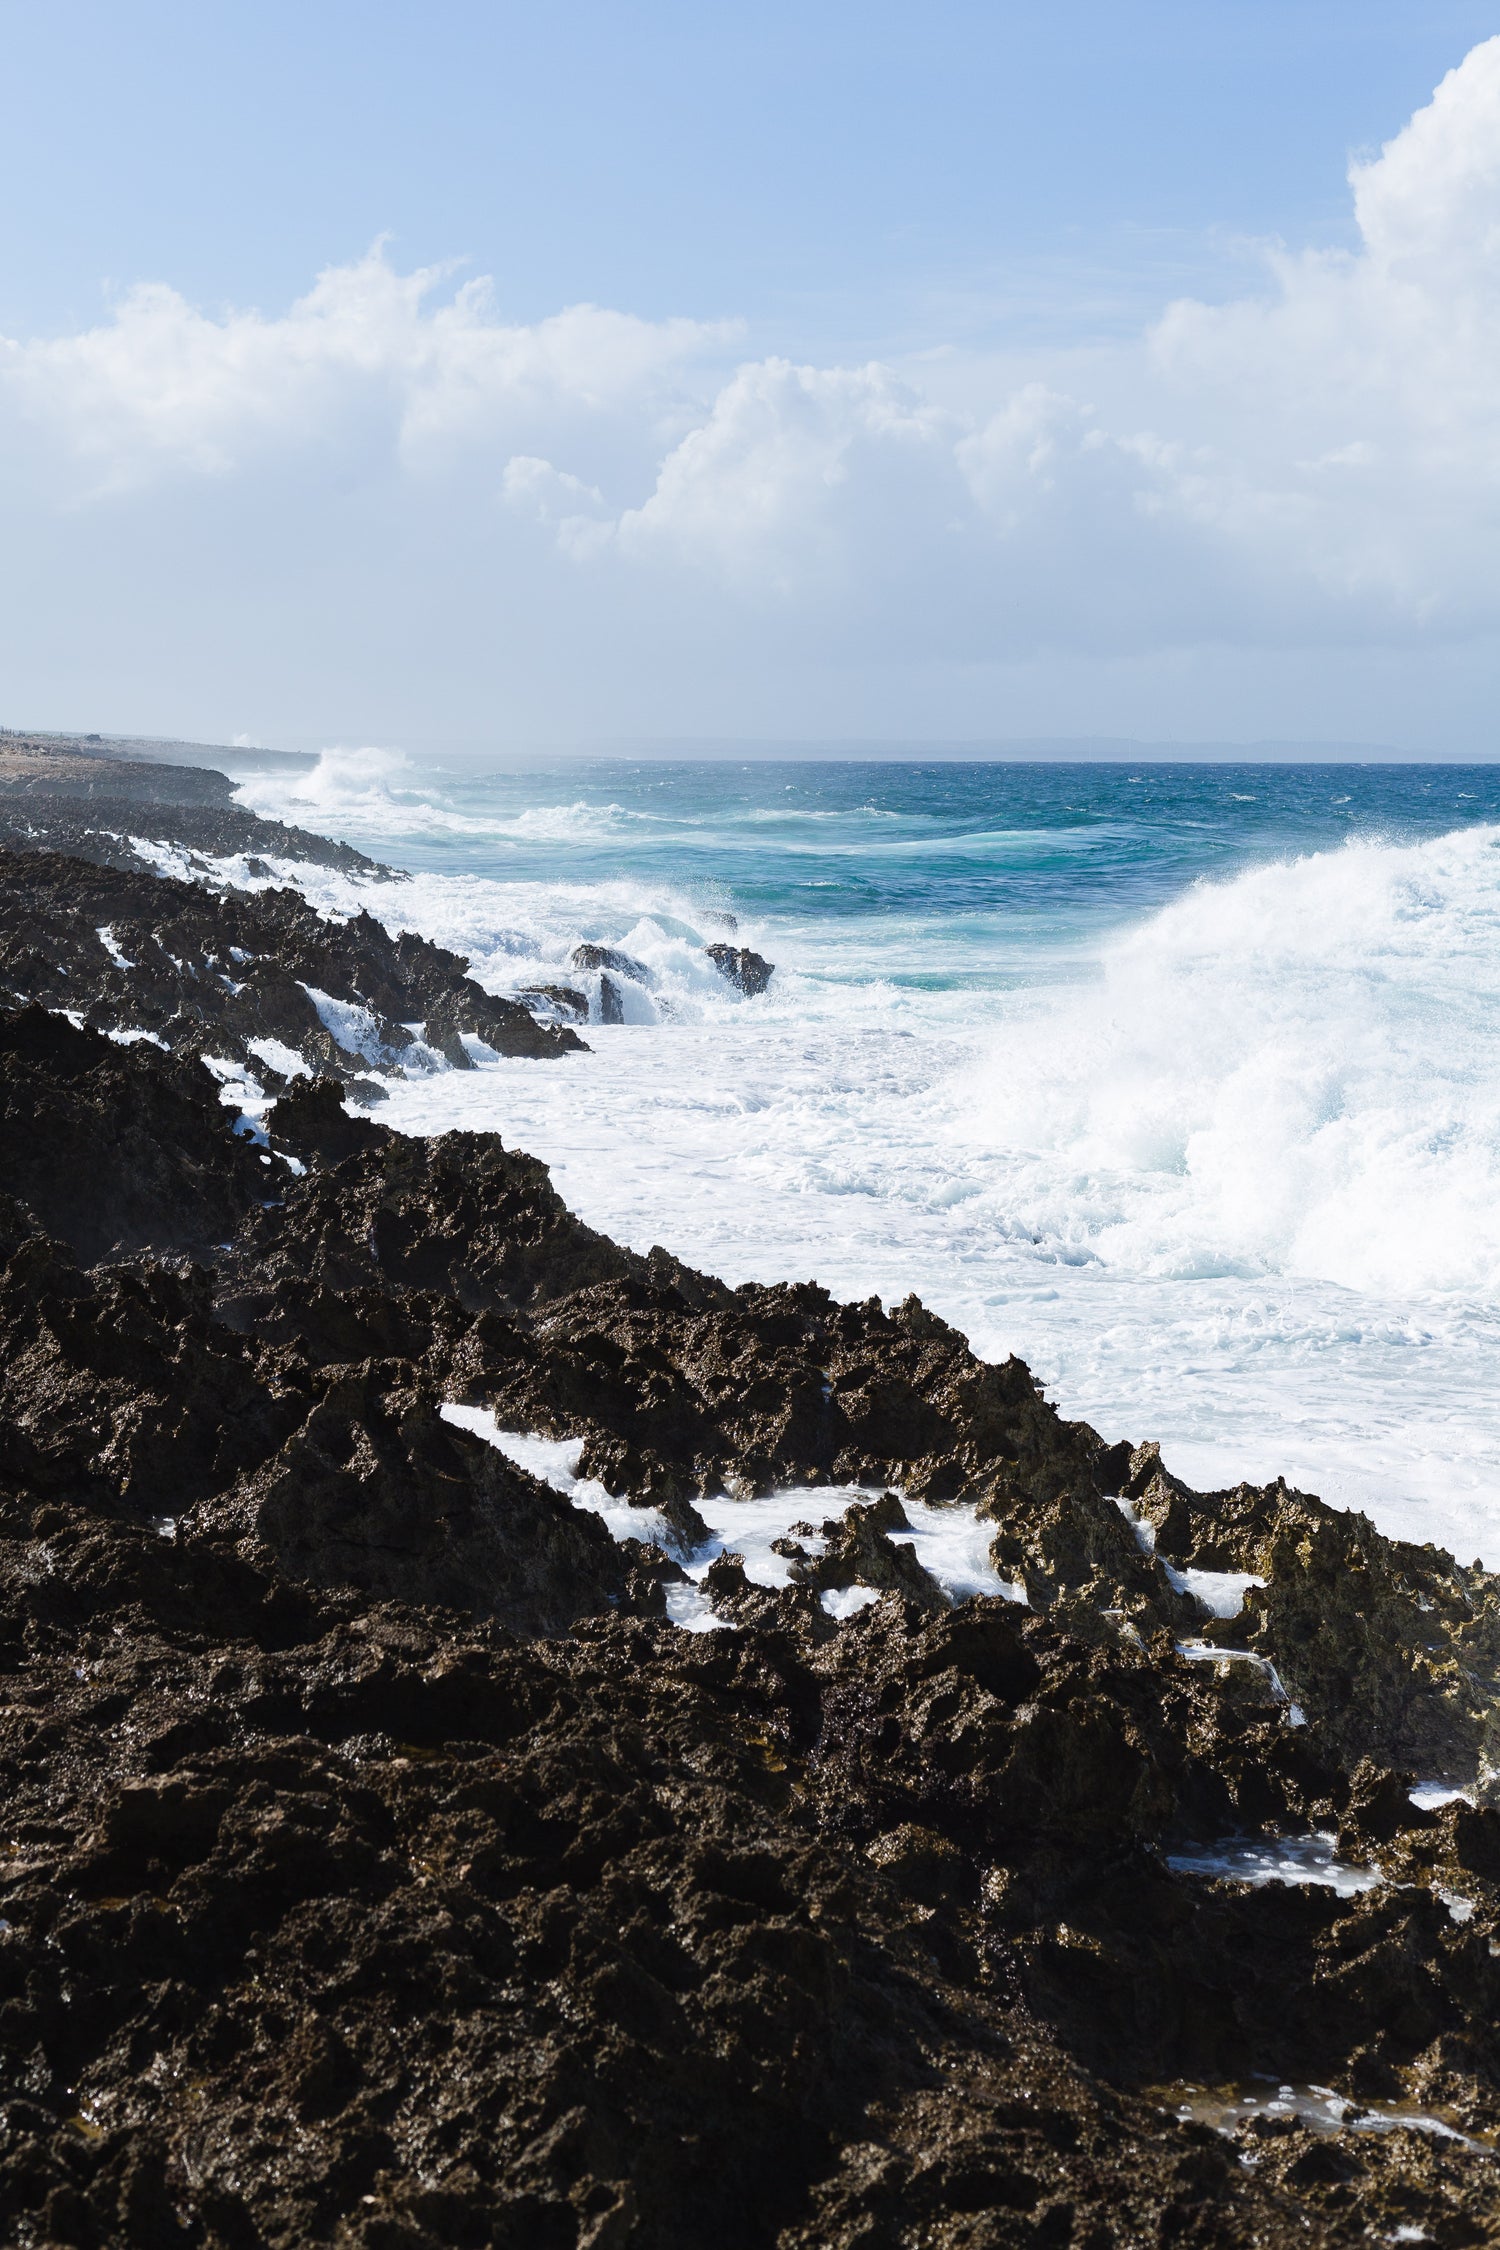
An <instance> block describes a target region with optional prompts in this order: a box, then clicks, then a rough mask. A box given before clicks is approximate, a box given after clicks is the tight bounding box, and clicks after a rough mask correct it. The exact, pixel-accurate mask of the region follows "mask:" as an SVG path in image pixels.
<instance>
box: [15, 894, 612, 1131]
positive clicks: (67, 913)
mask: <svg viewBox="0 0 1500 2250" xmlns="http://www.w3.org/2000/svg"><path fill="white" fill-rule="evenodd" d="M3 873H4V880H3V882H0V993H7V994H9V995H10V996H11V998H12V999H13V1000H34V1001H37V1002H39V1003H40V1004H41V1005H42V1006H44V1007H47V1008H51V1009H55V1010H62V1011H65V1012H67V1013H68V1014H70V1015H71V1016H72V1017H73V1018H74V1019H75V1020H76V1021H78V1022H80V1023H85V1024H92V1025H94V1026H97V1027H98V1028H100V1029H102V1030H108V1031H114V1032H119V1033H125V1034H133V1035H135V1036H136V1037H139V1036H140V1035H141V1034H142V1033H145V1034H149V1035H150V1037H151V1038H153V1039H156V1040H158V1041H160V1042H162V1043H163V1044H165V1045H166V1046H167V1047H169V1048H171V1049H173V1050H174V1051H176V1052H183V1053H191V1054H198V1055H204V1054H206V1055H208V1056H210V1057H212V1058H213V1059H214V1060H216V1061H220V1062H223V1063H226V1064H230V1065H237V1066H239V1067H241V1068H243V1069H245V1070H247V1071H249V1072H251V1073H252V1074H254V1075H255V1076H256V1077H257V1078H258V1079H259V1080H260V1081H261V1082H262V1083H264V1084H265V1085H267V1086H271V1087H275V1086H279V1085H282V1084H284V1083H285V1082H286V1079H287V1076H288V1074H289V1073H290V1074H296V1073H297V1072H299V1071H310V1072H313V1073H314V1074H323V1075H327V1076H332V1077H338V1078H342V1079H345V1080H349V1081H352V1080H354V1079H356V1078H359V1077H362V1076H363V1075H364V1074H365V1073H366V1072H367V1071H368V1070H369V1068H370V1066H371V1063H372V1062H378V1063H379V1065H380V1067H382V1068H383V1069H385V1070H387V1071H399V1070H401V1069H403V1068H405V1067H411V1068H418V1069H421V1068H432V1067H440V1066H439V1065H438V1056H439V1054H441V1056H442V1057H443V1058H444V1060H445V1061H446V1062H447V1063H449V1064H451V1065H454V1066H456V1067H458V1068H461V1069H469V1068H470V1067H472V1065H471V1059H470V1056H469V1054H468V1052H467V1050H466V1049H465V1047H464V1044H463V1040H464V1036H465V1035H466V1034H467V1035H468V1036H471V1037H474V1038H477V1039H479V1040H481V1041H483V1042H484V1043H485V1044H486V1045H487V1046H488V1047H490V1048H491V1049H492V1050H493V1051H494V1052H495V1053H497V1054H503V1055H534V1056H539V1057H541V1056H560V1055H563V1054H568V1053H576V1052H579V1051H581V1050H582V1048H583V1042H582V1040H580V1039H579V1037H578V1034H577V1033H576V1032H575V1031H572V1030H569V1029H567V1028H566V1027H564V1026H560V1025H553V1024H542V1023H538V1022H537V1020H536V1018H535V1017H534V1016H533V1015H532V1014H531V1012H530V1010H529V1009H527V1008H524V1007H523V1006H522V1005H521V1004H520V1002H519V1001H516V1000H507V999H500V998H497V997H496V996H495V995H494V994H493V993H488V992H486V991H484V990H483V988H482V987H481V986H480V985H478V984H476V983H475V982H474V980H473V979H472V978H471V977H470V976H469V975H468V974H467V963H466V962H464V961H463V960H462V959H461V958H460V957H459V956H458V955H457V954H455V953H449V952H447V951H446V950H445V949H444V948H443V947H441V946H437V945H433V944H431V943H430V942H429V940H427V939H426V938H422V937H417V936H415V935H414V934H413V933H411V932H410V931H407V932H403V933H402V934H401V935H400V936H399V937H392V936H391V934H390V932H389V931H388V930H387V929H386V928H385V927H384V925H383V924H382V923H380V922H378V921H376V920H375V918H374V916H373V915H371V914H369V913H366V912H361V913H359V914H355V915H352V916H350V917H349V918H348V919H346V920H342V921H341V920H334V919H329V918H326V917H324V916H323V915H320V914H318V913H315V912H314V910H313V909H312V907H310V906H309V905H308V904H307V902H306V900H305V899H304V898H303V897H302V896H301V895H300V893H298V892H296V891H293V890H290V889H276V890H259V891H247V890H243V889H231V888H227V887H226V888H222V889H211V888H208V887H206V886H205V885H203V884H200V883H194V882H184V881H179V880H176V879H174V878H171V877H164V876H160V875H149V874H144V873H141V872H139V871H131V870H120V869H113V868H104V867H97V866H94V865H92V864H90V863H86V862H84V861H81V860H77V859H71V858H68V857H65V856H63V855H61V854H58V853H54V852H41V851H38V852H34V853H24V854H23V853H10V854H7V855H6V856H5V857H4V860H3ZM413 1023H415V1024H416V1025H417V1026H418V1030H416V1031H414V1030H413V1029H412V1028H411V1026H412V1025H413ZM403 1058H404V1059H403Z"/></svg>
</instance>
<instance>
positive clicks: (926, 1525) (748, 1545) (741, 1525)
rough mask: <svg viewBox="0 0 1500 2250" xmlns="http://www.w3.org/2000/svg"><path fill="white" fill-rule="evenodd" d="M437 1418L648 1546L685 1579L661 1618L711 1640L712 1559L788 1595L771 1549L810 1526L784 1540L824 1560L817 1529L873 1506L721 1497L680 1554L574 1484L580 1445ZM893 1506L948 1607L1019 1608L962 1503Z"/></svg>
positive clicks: (851, 1595)
mask: <svg viewBox="0 0 1500 2250" xmlns="http://www.w3.org/2000/svg"><path fill="white" fill-rule="evenodd" d="M440 1411H441V1413H442V1417H443V1419H444V1421H446V1422H451V1423H453V1424H454V1425H455V1426H456V1427H457V1428H459V1429H464V1430H469V1431H472V1432H473V1434H474V1435H475V1436H476V1437H480V1438H483V1439H484V1440H485V1442H486V1443H487V1444H489V1445H493V1446H495V1447H496V1448H497V1449H498V1450H499V1451H500V1452H501V1453H503V1454H504V1455H505V1456H506V1458H507V1460H510V1461H514V1462H515V1464H516V1466H517V1467H518V1468H522V1469H525V1470H527V1471H528V1472H529V1473H530V1474H531V1475H532V1476H534V1477H538V1478H540V1479H541V1481H542V1482H543V1483H544V1484H550V1485H551V1486H552V1488H553V1490H554V1491H555V1492H560V1493H562V1494H563V1495H564V1496H565V1497H566V1498H567V1499H569V1500H571V1501H572V1503H573V1505H574V1506H575V1507H578V1508H588V1509H590V1510H591V1511H592V1512H593V1514H595V1515H597V1516H600V1517H602V1518H603V1520H604V1522H605V1523H606V1524H607V1525H608V1526H609V1529H610V1530H611V1532H613V1534H614V1536H615V1538H616V1539H645V1540H650V1541H653V1542H654V1543H655V1544H656V1545H657V1546H659V1547H661V1548H662V1549H663V1550H664V1552H666V1553H667V1554H669V1555H671V1556H672V1557H673V1558H674V1560H675V1561H677V1562H678V1563H679V1564H680V1565H681V1567H682V1568H683V1570H684V1571H685V1572H686V1573H687V1577H688V1580H689V1585H688V1586H686V1587H683V1586H676V1587H669V1588H668V1590H667V1614H668V1616H669V1617H671V1618H672V1619H673V1621H674V1622H675V1623H677V1624H679V1625H683V1626H686V1627H688V1628H689V1629H690V1630H697V1631H704V1630H711V1629H712V1628H713V1627H714V1626H716V1625H723V1624H726V1623H727V1622H728V1621H727V1620H726V1619H722V1618H718V1617H716V1616H715V1615H714V1614H713V1611H712V1608H711V1606H710V1605H709V1602H708V1599H707V1596H706V1595H704V1594H702V1593H701V1592H699V1591H698V1589H699V1588H700V1586H701V1584H702V1581H703V1580H704V1579H705V1578H706V1577H707V1576H708V1573H709V1571H710V1569H711V1568H712V1566H713V1564H714V1563H715V1562H717V1560H718V1558H719V1557H720V1556H721V1555H725V1554H736V1555H738V1556H739V1557H740V1559H741V1561H742V1562H743V1564H744V1568H745V1576H746V1577H747V1578H748V1579H749V1580H750V1582H751V1584H752V1585H756V1586H770V1587H779V1586H788V1585H790V1584H791V1582H792V1563H793V1560H794V1558H793V1557H792V1556H789V1555H783V1554H779V1553H778V1552H777V1551H776V1542H777V1541H778V1540H785V1539H786V1538H787V1536H788V1534H789V1533H794V1527H795V1526H797V1525H799V1524H800V1525H807V1526H810V1527H811V1528H810V1529H807V1530H803V1531H798V1532H795V1533H794V1536H795V1537H796V1540H797V1544H798V1545H799V1546H800V1547H801V1548H802V1549H803V1551H804V1553H805V1554H806V1555H807V1556H808V1557H809V1558H816V1557H817V1556H819V1555H821V1554H822V1553H823V1552H824V1548H825V1544H826V1543H825V1540H824V1537H823V1533H822V1528H821V1527H822V1526H823V1525H824V1524H825V1523H827V1522H829V1521H830V1520H832V1521H837V1519H838V1518H839V1517H840V1516H842V1515H843V1513H844V1511H845V1510H846V1509H847V1508H849V1507H851V1506H853V1505H854V1504H855V1502H857V1501H866V1502H868V1501H870V1500H874V1499H877V1498H878V1497H879V1494H878V1492H877V1491H876V1490H875V1489H873V1488H872V1487H869V1486H864V1485H853V1484H841V1485H831V1484H823V1485H790V1486H788V1487H787V1488H786V1489H785V1490H784V1491H781V1492H774V1493H771V1494H768V1495H767V1496H766V1497H765V1498H763V1499H758V1500H732V1499H729V1498H728V1497H726V1496H720V1497H718V1498H715V1499H705V1500H696V1501H695V1502H694V1503H693V1505H694V1507H695V1508H696V1510H697V1513H698V1515H699V1517H700V1518H701V1520H702V1521H703V1522H704V1523H705V1524H706V1525H707V1526H708V1532H709V1536H708V1538H707V1539H706V1540H702V1541H700V1542H699V1544H698V1545H697V1546H695V1547H691V1548H685V1547H683V1546H682V1544H681V1543H680V1542H679V1540H678V1539H677V1536H676V1534H675V1533H674V1532H673V1531H672V1529H671V1527H670V1525H669V1524H668V1523H667V1521H666V1519H665V1518H664V1517H663V1516H662V1515H661V1513H660V1512H659V1510H657V1509H655V1508H649V1507H638V1506H636V1505H634V1504H633V1503H632V1502H631V1501H630V1500H628V1499H617V1498H616V1497H615V1496H614V1495H613V1494H611V1493H609V1492H607V1491H606V1490H605V1488H604V1486H603V1485H602V1484H600V1483H599V1482H598V1480H597V1479H596V1478H593V1477H581V1476H580V1475H579V1473H578V1467H579V1462H580V1460H581V1458H582V1454H583V1440H582V1439H581V1438H549V1437H542V1436H539V1435H537V1434H535V1433H528V1432H526V1431H521V1430H502V1429H501V1428H500V1427H499V1425H498V1423H497V1421H496V1419H495V1416H494V1414H493V1413H492V1412H491V1411H490V1409H489V1408H488V1407H483V1406H455V1405H446V1406H444V1407H442V1409H441V1410H440ZM901 1505H902V1508H903V1510H904V1511H905V1515H906V1520H907V1523H908V1525H909V1527H910V1528H909V1529H908V1530H905V1531H892V1532H890V1533H888V1534H887V1536H888V1537H889V1538H890V1540H891V1541H892V1543H893V1544H894V1545H897V1546H907V1547H910V1548H911V1549H912V1552H913V1553H914V1555H915V1556H916V1559H917V1561H918V1562H919V1563H920V1564H921V1565H922V1567H923V1569H924V1570H926V1571H927V1572H928V1574H929V1576H930V1577H932V1578H933V1579H934V1580H935V1581H936V1583H937V1584H938V1585H939V1586H940V1587H941V1588H942V1591H943V1592H944V1593H945V1594H946V1595H947V1597H948V1599H949V1600H950V1601H952V1602H961V1601H965V1600H967V1599H968V1598H969V1597H970V1596H971V1595H975V1594H999V1595H1001V1596H1002V1597H1003V1598H1004V1599H1005V1600H1007V1601H1012V1602H1020V1603H1024V1601H1025V1599H1026V1592H1025V1588H1024V1587H1022V1586H1019V1585H1016V1584H1013V1583H1012V1582H1011V1581H1010V1580H1008V1579H1004V1578H1002V1577H1001V1576H1000V1573H999V1572H998V1571H997V1570H996V1568H995V1565H994V1561H993V1559H992V1557H991V1554H990V1543H991V1540H992V1539H993V1537H994V1530H993V1526H992V1525H991V1524H989V1523H988V1522H987V1521H985V1520H983V1519H981V1517H980V1516H979V1514H978V1511H977V1509H976V1507H975V1505H974V1504H973V1503H972V1502H967V1501H962V1500H959V1501H951V1502H948V1503H946V1504H943V1503H938V1502H933V1501H927V1500H913V1499H908V1498H905V1497H903V1498H902V1502H901ZM692 1597H696V1598H692ZM878 1598H879V1596H878V1594H877V1593H876V1591H875V1589H874V1588H873V1587H868V1586H846V1587H830V1588H828V1589H827V1590H826V1591H825V1592H824V1594H823V1597H822V1602H823V1608H824V1609H825V1610H826V1611H827V1613H828V1615H829V1616H830V1617H833V1618H836V1619H838V1620H840V1621H842V1620H843V1619H846V1618H849V1617H852V1616H854V1615H855V1614H856V1612H857V1611H858V1610H860V1609H862V1608H865V1607H867V1606H868V1604H869V1603H871V1602H873V1601H876V1600H878Z"/></svg>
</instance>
